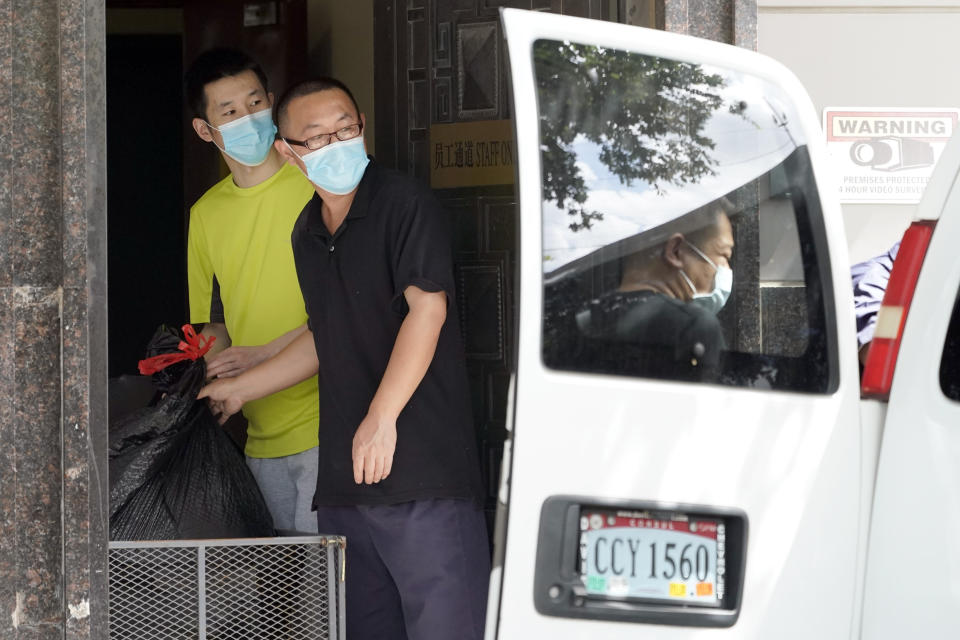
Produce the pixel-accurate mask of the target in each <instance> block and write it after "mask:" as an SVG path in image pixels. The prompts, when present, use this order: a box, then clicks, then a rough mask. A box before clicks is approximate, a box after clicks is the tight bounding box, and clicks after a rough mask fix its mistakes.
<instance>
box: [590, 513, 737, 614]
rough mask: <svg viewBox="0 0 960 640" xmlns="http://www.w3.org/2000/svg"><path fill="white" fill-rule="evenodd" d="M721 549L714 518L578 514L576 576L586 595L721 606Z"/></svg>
mask: <svg viewBox="0 0 960 640" xmlns="http://www.w3.org/2000/svg"><path fill="white" fill-rule="evenodd" d="M725 547H726V528H725V526H724V523H723V521H722V520H718V519H710V518H699V517H694V516H689V515H687V514H682V513H669V514H664V513H652V512H647V511H614V510H604V509H591V508H583V509H581V511H580V578H581V580H582V581H583V585H584V587H585V589H586V593H587V595H588V596H594V597H604V598H642V599H647V600H656V601H660V602H672V603H676V604H695V605H701V606H720V603H721V602H722V600H723V595H724V581H723V577H724V574H725V573H726V555H725Z"/></svg>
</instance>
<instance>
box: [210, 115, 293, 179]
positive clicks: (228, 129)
mask: <svg viewBox="0 0 960 640" xmlns="http://www.w3.org/2000/svg"><path fill="white" fill-rule="evenodd" d="M207 126H209V127H210V128H211V129H216V130H217V131H219V132H220V135H221V136H223V148H221V149H220V150H221V151H223V152H224V153H225V154H227V155H228V156H230V157H231V158H233V159H234V160H236V161H237V162H239V163H240V164H243V165H246V166H248V167H256V166H257V165H260V164H263V162H264V161H265V160H266V159H267V155H268V154H269V153H270V147H271V146H273V140H274V138H276V135H277V127H276V126H275V125H274V124H273V119H272V117H271V114H270V109H264V110H263V111H257V112H256V113H251V114H250V115H248V116H244V117H242V118H237V119H236V120H234V121H233V122H228V123H226V124H223V125H220V126H219V127H215V126H213V125H212V124H210V123H207ZM214 144H216V143H214ZM218 148H219V147H218Z"/></svg>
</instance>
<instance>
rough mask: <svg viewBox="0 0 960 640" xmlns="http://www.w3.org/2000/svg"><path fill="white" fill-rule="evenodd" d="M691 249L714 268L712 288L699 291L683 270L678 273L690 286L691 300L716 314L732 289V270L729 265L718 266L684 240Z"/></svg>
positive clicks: (725, 302)
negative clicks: (707, 290)
mask: <svg viewBox="0 0 960 640" xmlns="http://www.w3.org/2000/svg"><path fill="white" fill-rule="evenodd" d="M684 242H686V243H687V246H689V247H690V248H691V249H693V250H694V251H695V252H696V254H697V255H698V256H700V257H701V258H703V259H704V260H706V261H707V263H708V264H709V265H710V266H711V267H713V268H714V270H715V271H714V274H713V290H712V291H710V292H709V293H700V292H699V291H697V288H696V287H694V286H693V281H691V280H690V277H689V276H688V275H687V274H686V273H685V272H684V271H683V269H681V270H680V275H681V276H683V279H684V280H686V282H687V286H689V287H690V290H691V291H693V298H692V300H691V302H693V303H694V304H698V305H700V306H701V307H703V308H704V309H706V310H707V311H709V312H710V313H712V314H714V315H716V314H717V313H719V312H720V309H723V305H725V304H727V300H728V299H729V298H730V292H731V291H732V290H733V271H732V270H731V269H730V267H724V266H718V265H717V264H716V263H714V261H713V260H711V259H710V258H708V257H707V254H705V253H704V252H703V251H700V249H698V248H697V247H695V246H694V245H692V244H690V243H689V242H687V241H686V240H684Z"/></svg>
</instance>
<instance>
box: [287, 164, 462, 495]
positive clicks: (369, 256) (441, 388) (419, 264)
mask: <svg viewBox="0 0 960 640" xmlns="http://www.w3.org/2000/svg"><path fill="white" fill-rule="evenodd" d="M321 207H322V201H321V199H320V197H319V196H318V195H316V194H315V195H314V196H313V199H312V200H311V201H310V202H309V203H307V206H306V207H304V209H303V212H302V213H301V214H300V217H299V219H298V220H297V223H296V225H295V226H294V230H293V235H292V242H293V255H294V259H295V261H296V267H297V276H298V278H299V280H300V288H301V290H302V291H303V298H304V302H305V304H306V310H307V315H308V316H309V327H310V330H311V331H312V332H313V337H314V343H315V345H316V349H317V358H318V360H319V363H320V369H319V377H318V381H319V382H318V384H319V390H320V427H319V429H320V430H319V433H320V447H319V451H320V453H319V455H320V463H319V468H318V476H317V491H316V494H315V495H314V505H315V506H316V505H358V504H394V503H400V502H407V501H410V500H421V499H429V498H469V499H474V500H480V499H481V488H480V474H479V464H478V457H477V451H476V437H475V435H474V427H473V417H472V411H471V409H470V392H469V387H468V383H467V374H466V366H465V361H464V356H463V346H462V341H461V336H460V332H459V326H460V325H459V320H458V317H457V305H456V297H455V293H454V279H453V266H452V255H451V241H450V232H449V217H448V214H447V213H446V211H444V209H443V208H442V206H441V205H440V203H439V202H438V201H437V200H436V198H435V197H434V195H433V193H432V192H431V191H430V190H429V189H428V188H426V187H425V186H423V185H421V184H420V183H418V182H416V181H415V180H414V179H413V178H410V177H409V176H406V175H403V174H400V173H398V172H395V171H391V170H388V169H385V168H383V167H378V166H377V164H376V162H375V161H373V160H372V159H371V161H370V164H369V165H368V166H367V169H366V172H365V173H364V175H363V179H362V180H361V181H360V185H359V187H358V189H357V193H356V195H355V196H354V200H353V204H352V205H351V207H350V211H349V212H348V213H347V217H346V218H345V219H344V221H343V222H342V223H341V225H340V227H339V228H338V229H337V230H336V231H335V232H334V233H330V231H329V229H327V227H326V225H325V224H324V222H323V218H322V215H321ZM409 286H416V287H418V288H420V289H422V290H423V291H428V292H434V291H443V292H444V293H446V296H447V318H446V321H445V322H444V324H443V327H442V329H441V331H440V337H439V340H438V343H437V348H436V353H435V354H434V357H433V361H432V362H431V364H430V366H429V368H428V370H427V373H426V375H425V376H424V378H423V380H422V381H421V382H420V385H419V386H418V387H417V389H416V391H414V393H413V396H412V397H411V398H410V401H409V402H408V403H407V405H406V407H405V408H404V409H403V411H402V412H401V413H400V416H399V418H398V419H397V447H396V452H395V453H394V460H393V470H392V472H391V474H390V476H388V477H387V478H386V479H385V480H383V481H381V482H380V483H378V484H373V485H364V484H360V485H358V484H356V483H355V482H354V480H353V462H352V443H353V436H354V433H355V432H356V429H357V427H358V426H359V425H360V422H361V421H362V420H363V418H364V416H365V415H366V413H367V409H368V408H369V406H370V402H371V400H372V399H373V396H374V394H375V393H376V391H377V388H378V387H379V385H380V381H381V379H382V377H383V373H384V371H385V370H386V367H387V362H388V361H389V359H390V354H391V352H392V350H393V346H394V343H395V342H396V338H397V333H398V331H399V330H400V325H401V323H402V322H403V319H404V317H405V316H406V314H407V312H408V308H407V305H406V300H405V298H404V296H403V292H404V290H405V289H406V288H407V287H409Z"/></svg>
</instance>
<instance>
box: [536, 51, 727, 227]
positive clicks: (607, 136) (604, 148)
mask: <svg viewBox="0 0 960 640" xmlns="http://www.w3.org/2000/svg"><path fill="white" fill-rule="evenodd" d="M534 59H535V63H536V65H537V88H538V93H539V97H540V109H541V119H540V127H541V130H540V136H541V145H542V150H543V153H542V157H543V174H544V182H543V188H544V197H545V198H548V199H551V200H554V201H556V203H557V205H558V206H560V207H562V208H566V211H567V213H568V214H570V215H571V216H573V220H572V221H571V222H570V228H571V229H572V230H574V231H577V230H580V229H589V228H590V227H591V226H592V225H593V224H594V223H595V222H596V221H599V220H602V219H603V212H602V211H595V210H593V211H592V210H588V209H587V208H586V207H585V206H584V203H585V202H586V200H587V188H586V185H585V183H584V179H583V175H582V173H581V169H580V167H579V166H578V164H577V156H576V153H575V152H574V151H573V150H572V145H573V143H574V139H575V138H576V137H577V136H584V137H585V138H586V139H588V140H590V141H591V142H594V143H596V144H597V145H599V146H600V161H601V162H602V163H603V164H604V165H605V166H606V167H607V168H608V169H609V170H610V171H611V173H613V174H614V175H616V176H617V177H619V178H620V181H621V182H622V183H623V184H624V185H627V186H630V185H631V184H632V182H633V181H634V180H639V181H642V182H646V183H648V184H649V185H651V186H652V188H654V189H655V190H657V191H658V192H659V191H661V190H662V189H663V188H664V186H665V185H666V184H675V185H679V184H684V183H690V182H697V181H698V180H699V179H700V178H701V177H702V176H705V175H712V174H713V173H714V169H713V165H714V164H715V161H714V159H713V157H712V156H711V154H710V151H711V150H712V149H713V148H714V146H715V144H714V141H713V140H711V139H710V138H709V137H707V136H705V135H704V134H703V129H704V125H705V123H706V121H707V120H708V119H709V118H710V117H711V116H712V115H713V113H714V111H716V110H717V109H719V108H721V107H722V106H723V105H724V97H723V95H722V94H721V92H720V91H719V89H720V88H721V87H723V85H724V81H723V78H722V77H721V76H720V75H717V74H710V73H706V72H704V71H703V69H702V68H701V67H700V65H695V64H689V63H685V62H676V61H672V60H664V59H662V58H653V57H649V56H640V55H635V54H630V53H627V52H625V51H616V50H608V49H602V48H598V47H595V46H590V45H581V44H576V43H571V42H556V41H547V40H540V41H538V42H537V43H536V44H535V45H534ZM743 107H744V105H743V104H742V103H740V102H736V103H732V104H730V105H729V107H728V108H729V110H730V112H731V113H737V112H738V111H741V112H742V110H743Z"/></svg>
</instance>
